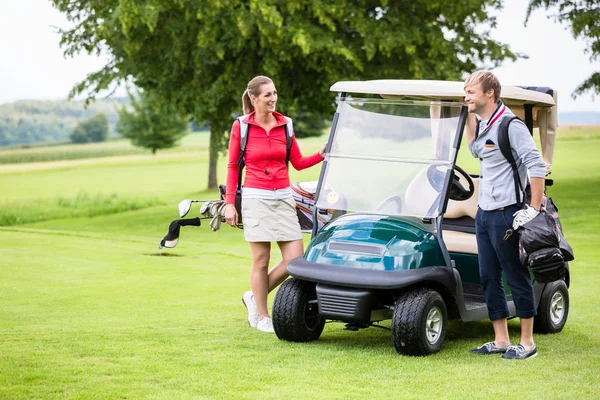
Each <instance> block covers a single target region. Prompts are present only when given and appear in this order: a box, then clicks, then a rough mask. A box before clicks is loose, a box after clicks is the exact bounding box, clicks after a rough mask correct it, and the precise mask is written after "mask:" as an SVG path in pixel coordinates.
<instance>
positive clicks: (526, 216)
mask: <svg viewBox="0 0 600 400" xmlns="http://www.w3.org/2000/svg"><path fill="white" fill-rule="evenodd" d="M539 213H540V212H539V211H538V210H536V209H535V208H533V207H531V206H527V208H524V209H522V210H519V211H517V212H516V213H514V214H513V217H515V219H513V223H512V226H513V229H514V230H515V231H516V230H517V229H519V228H520V227H522V226H523V225H525V224H526V223H528V222H529V221H531V220H532V219H534V218H535V217H537V215H538V214H539Z"/></svg>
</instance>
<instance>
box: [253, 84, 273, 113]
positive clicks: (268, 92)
mask: <svg viewBox="0 0 600 400" xmlns="http://www.w3.org/2000/svg"><path fill="white" fill-rule="evenodd" d="M250 99H251V100H252V104H253V105H254V109H255V110H256V113H258V114H270V113H272V112H273V111H275V106H276V104H277V89H275V85H274V84H273V83H266V84H264V85H261V86H260V94H259V95H258V96H251V97H250Z"/></svg>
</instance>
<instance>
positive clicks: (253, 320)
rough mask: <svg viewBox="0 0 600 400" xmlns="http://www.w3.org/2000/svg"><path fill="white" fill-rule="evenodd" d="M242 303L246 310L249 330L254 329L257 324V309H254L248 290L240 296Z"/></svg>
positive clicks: (252, 298)
mask: <svg viewBox="0 0 600 400" xmlns="http://www.w3.org/2000/svg"><path fill="white" fill-rule="evenodd" d="M242 303H244V305H245V306H246V309H247V310H248V325H250V327H251V328H256V325H257V324H258V308H256V303H255V302H254V295H253V294H252V291H250V290H249V291H247V292H246V293H244V295H243V296H242Z"/></svg>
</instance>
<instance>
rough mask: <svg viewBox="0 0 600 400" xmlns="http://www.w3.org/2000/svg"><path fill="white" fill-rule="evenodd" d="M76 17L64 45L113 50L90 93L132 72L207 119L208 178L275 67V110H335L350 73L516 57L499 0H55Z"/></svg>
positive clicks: (442, 70)
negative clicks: (247, 99) (496, 34)
mask: <svg viewBox="0 0 600 400" xmlns="http://www.w3.org/2000/svg"><path fill="white" fill-rule="evenodd" d="M52 1H53V4H54V6H55V7H56V8H57V9H58V10H60V11H62V12H64V13H65V14H66V16H67V18H68V19H69V20H70V21H71V22H72V23H73V24H74V26H73V27H72V28H70V29H67V30H63V31H61V33H62V39H61V45H62V46H64V48H65V55H67V56H73V55H75V54H77V53H80V52H88V53H97V52H101V51H105V52H106V53H108V55H109V59H110V60H109V62H108V64H107V65H106V66H105V67H104V68H102V69H101V70H99V71H97V72H95V73H92V74H90V75H88V76H87V78H86V79H85V80H84V81H83V82H81V83H80V84H78V85H77V86H75V87H74V89H73V90H72V92H71V94H72V95H79V94H81V93H85V94H87V95H88V96H90V97H93V96H94V95H95V94H97V93H98V92H99V91H101V90H105V89H108V88H111V87H112V85H114V84H115V82H122V81H124V80H125V79H130V80H132V81H133V82H134V83H135V84H136V85H137V86H138V87H140V88H142V89H144V90H148V91H153V92H156V93H158V95H159V96H161V97H162V98H163V100H164V101H165V102H168V103H172V104H174V105H176V106H177V107H178V108H180V109H181V110H183V111H184V112H185V113H188V114H191V115H193V116H194V117H195V119H196V120H197V121H208V122H209V123H210V127H211V134H210V137H211V139H210V143H211V150H210V168H209V187H210V188H214V187H216V185H217V176H216V162H217V156H218V151H219V149H223V148H224V146H225V142H226V140H227V134H226V132H227V131H228V130H229V128H230V126H231V123H232V114H235V113H238V114H239V113H240V112H241V110H240V108H241V106H240V98H241V94H242V92H243V91H244V89H245V87H246V83H247V82H248V81H249V80H250V79H251V78H252V77H253V76H255V75H259V74H261V75H268V76H270V77H272V78H273V79H274V81H275V83H276V85H277V87H278V91H279V93H280V100H281V101H280V105H279V106H278V108H279V109H280V110H283V111H284V112H285V113H287V114H290V115H291V116H294V115H295V113H298V115H302V114H303V113H306V115H311V116H312V117H316V116H330V115H331V113H332V107H331V104H332V94H331V93H329V92H328V89H329V87H330V85H331V84H333V83H334V82H336V81H339V80H347V79H375V78H379V79H382V78H396V79H399V78H405V79H409V78H419V79H460V78H461V77H462V74H463V73H465V72H470V71H472V70H474V69H476V68H482V67H492V66H495V65H498V64H499V63H500V62H501V61H502V60H504V59H506V58H507V57H508V58H514V55H513V54H512V53H511V52H510V50H509V49H508V48H507V47H506V46H505V45H503V44H500V43H498V42H496V41H494V40H492V39H490V36H489V31H488V30H486V29H485V27H486V26H487V27H493V26H494V24H495V21H494V19H493V18H492V17H490V15H489V11H490V9H491V8H499V7H501V5H502V0H464V1H460V2H459V1H446V0H395V1H394V0H378V1H374V0H336V1H329V0H294V1H287V2H284V1H279V0H138V1H134V0H130V1H123V0H52Z"/></svg>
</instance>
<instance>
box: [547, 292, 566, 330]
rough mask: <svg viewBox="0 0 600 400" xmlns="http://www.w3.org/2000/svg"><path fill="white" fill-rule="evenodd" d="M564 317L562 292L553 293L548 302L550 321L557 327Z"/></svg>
mask: <svg viewBox="0 0 600 400" xmlns="http://www.w3.org/2000/svg"><path fill="white" fill-rule="evenodd" d="M564 316H565V297H564V296H563V294H562V292H556V293H554V296H552V300H550V320H552V323H553V324H554V325H558V324H559V323H560V322H561V321H562V319H563V318H564Z"/></svg>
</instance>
